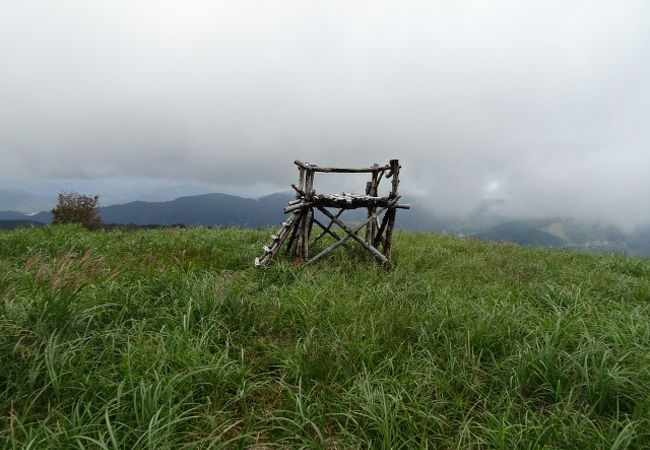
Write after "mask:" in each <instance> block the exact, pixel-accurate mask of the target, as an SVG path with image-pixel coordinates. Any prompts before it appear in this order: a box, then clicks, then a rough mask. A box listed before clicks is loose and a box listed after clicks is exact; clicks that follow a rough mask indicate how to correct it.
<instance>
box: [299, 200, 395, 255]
mask: <svg viewBox="0 0 650 450" xmlns="http://www.w3.org/2000/svg"><path fill="white" fill-rule="evenodd" d="M393 201H394V202H396V201H397V198H396V199H394V200H393ZM388 208H389V207H388V206H386V207H384V208H382V209H381V210H379V211H377V212H375V214H373V215H372V217H369V218H368V219H366V220H365V221H364V222H363V223H361V225H357V226H356V227H355V228H354V229H351V228H349V227H348V226H347V225H346V224H344V223H343V222H342V221H341V220H339V219H338V218H337V217H335V216H334V214H332V213H331V212H329V211H328V210H327V209H325V208H323V207H320V206H319V207H318V209H319V210H320V212H322V213H323V214H325V215H326V216H328V217H329V218H330V219H331V220H332V221H333V222H334V223H335V224H337V225H338V226H339V227H341V228H342V229H343V231H345V232H346V233H347V235H346V236H344V237H343V239H341V240H340V241H338V242H336V243H334V244H332V245H331V246H329V247H328V248H326V249H325V250H323V251H322V252H320V253H319V254H318V255H316V256H314V257H313V258H312V259H310V260H309V261H307V263H313V262H316V261H318V260H319V259H321V258H322V257H323V256H326V255H327V254H329V253H331V252H332V251H333V250H335V249H336V248H337V247H340V246H341V245H343V244H344V243H345V241H347V240H348V239H350V238H353V239H354V240H356V241H357V242H358V243H359V244H361V246H362V247H364V248H365V249H366V250H368V251H369V252H370V253H372V254H373V255H374V256H375V257H376V258H377V259H378V260H379V261H381V262H382V263H386V262H388V259H387V258H386V257H385V256H384V255H382V254H381V252H380V251H379V250H377V249H376V248H375V247H373V246H372V245H370V244H368V243H367V242H366V241H364V240H363V239H362V238H361V237H359V235H358V234H357V232H358V231H359V230H361V229H362V228H363V227H365V226H366V225H367V224H368V222H370V221H371V220H374V219H375V218H376V217H377V216H379V215H380V214H381V213H382V212H384V210H386V209H388Z"/></svg>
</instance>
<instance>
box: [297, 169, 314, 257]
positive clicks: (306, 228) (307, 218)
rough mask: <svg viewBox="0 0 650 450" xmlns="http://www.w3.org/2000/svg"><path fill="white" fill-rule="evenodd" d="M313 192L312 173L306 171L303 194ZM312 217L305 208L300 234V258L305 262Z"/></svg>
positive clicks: (309, 211)
mask: <svg viewBox="0 0 650 450" xmlns="http://www.w3.org/2000/svg"><path fill="white" fill-rule="evenodd" d="M313 190H314V171H313V170H311V169H310V170H307V174H306V176H305V192H306V193H307V195H310V194H311V193H312V191H313ZM313 217H314V210H313V209H312V208H311V207H310V208H305V210H304V213H303V224H302V225H303V232H302V252H301V255H300V256H301V257H302V258H303V259H304V260H305V261H307V260H308V259H309V235H310V234H311V227H312V220H313Z"/></svg>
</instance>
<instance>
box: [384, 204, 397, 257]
mask: <svg viewBox="0 0 650 450" xmlns="http://www.w3.org/2000/svg"><path fill="white" fill-rule="evenodd" d="M386 215H387V216H388V219H387V224H386V237H385V238H384V248H383V250H384V256H385V257H386V258H390V251H391V247H392V245H393V227H394V226H395V208H390V209H389V210H388V212H386Z"/></svg>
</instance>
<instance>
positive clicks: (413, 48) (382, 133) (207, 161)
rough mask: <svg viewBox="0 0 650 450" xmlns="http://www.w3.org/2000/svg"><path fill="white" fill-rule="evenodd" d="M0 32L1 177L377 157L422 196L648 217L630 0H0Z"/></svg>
mask: <svg viewBox="0 0 650 450" xmlns="http://www.w3.org/2000/svg"><path fill="white" fill-rule="evenodd" d="M0 54H1V55H2V70H0V183H1V182H2V180H5V182H6V181H7V180H11V183H12V184H20V186H15V187H16V188H21V189H25V190H29V187H30V185H35V184H38V183H40V184H43V183H55V182H56V181H57V180H68V179H75V180H86V182H87V183H88V184H89V185H92V182H93V180H96V181H97V185H98V186H107V185H110V183H111V180H115V182H116V183H121V181H119V180H125V179H126V180H132V183H133V184H134V186H135V185H137V181H138V180H144V181H143V183H144V184H147V183H149V184H152V183H153V184H155V183H156V182H159V183H161V184H165V183H168V182H169V180H172V181H173V182H178V183H194V184H199V185H201V184H204V185H211V186H215V185H218V186H229V187H230V188H231V190H232V191H235V192H236V190H237V189H238V187H241V190H242V192H252V191H254V190H255V188H254V186H264V188H265V189H266V188H268V189H269V190H270V191H271V190H283V189H286V188H287V187H288V185H289V184H290V183H292V182H295V177H296V170H295V166H293V164H292V161H293V160H294V159H301V160H303V161H309V162H312V163H316V164H322V165H339V166H366V165H368V164H371V163H373V162H380V163H383V162H385V161H387V160H388V159H391V158H398V159H400V161H401V163H402V166H403V169H402V180H403V181H402V185H401V189H402V191H403V192H404V193H405V196H409V195H410V196H412V197H417V198H420V199H425V204H426V205H429V208H430V209H431V211H433V212H434V213H437V214H447V215H449V214H455V215H463V214H468V213H470V212H471V211H474V210H475V209H476V208H477V207H479V206H480V205H482V204H484V203H485V202H486V201H492V202H493V203H494V205H495V206H494V211H495V212H496V213H499V214H503V215H509V216H518V217H519V216H526V217H545V216H570V217H577V218H581V219H590V220H593V219H595V220H603V221H608V222H613V223H617V224H619V225H623V226H632V225H636V224H641V223H647V222H650V208H647V207H646V197H647V194H648V193H649V192H650V177H648V176H647V174H646V172H647V169H648V167H650V123H649V121H650V58H648V55H649V54H650V3H647V2H645V1H576V2H561V1H545V2H532V1H531V2H526V1H491V2H481V1H433V2H431V1H426V2H425V1H422V2H418V1H412V2H382V1H372V2H370V1H368V2H362V1H359V2H344V1H333V2H305V1H278V2H268V1H267V2H265V1H246V0H238V1H218V2H213V1H183V2H171V1H160V0H158V1H135V2H134V1H111V2H105V1H89V0H83V1H82V0H79V1H57V2H48V1H32V0H21V1H19V2H9V1H5V2H0ZM145 181H146V183H145ZM318 181H319V180H317V183H318ZM323 181H325V178H324V179H323ZM5 184H6V183H5ZM317 186H319V185H318V184H317ZM323 187H324V188H339V187H340V188H345V189H348V188H352V184H351V183H345V182H344V183H342V184H339V183H338V182H337V183H333V182H330V184H329V185H328V184H324V185H323ZM134 189H136V188H135V187H134ZM98 193H99V194H101V192H98Z"/></svg>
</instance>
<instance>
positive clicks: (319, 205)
mask: <svg viewBox="0 0 650 450" xmlns="http://www.w3.org/2000/svg"><path fill="white" fill-rule="evenodd" d="M294 164H296V165H297V166H298V171H299V176H298V185H295V184H292V185H291V187H292V188H293V189H294V190H295V191H296V199H295V200H292V201H290V202H289V204H288V205H287V207H286V208H284V212H285V214H288V213H290V214H291V215H290V216H289V218H288V219H287V220H286V221H285V222H282V226H281V228H280V230H279V231H278V232H277V233H276V234H273V235H271V242H270V243H269V244H268V245H265V246H264V247H263V248H264V253H263V254H262V256H260V257H258V258H255V266H258V267H259V266H266V265H268V264H270V263H271V261H272V260H273V258H274V257H275V255H276V254H277V252H278V250H279V249H280V247H281V246H282V244H283V243H284V242H285V240H287V239H288V242H287V253H288V254H290V255H291V256H293V257H294V258H295V259H300V260H302V261H304V262H305V263H312V262H315V261H318V260H319V259H321V258H322V257H324V256H325V255H327V254H329V253H330V252H332V251H333V250H334V249H336V248H337V247H340V246H342V245H346V242H347V241H348V240H349V239H354V240H355V241H357V242H358V243H359V244H361V246H362V247H364V248H365V249H366V250H368V251H369V252H370V253H372V254H373V255H374V256H375V258H377V259H378V260H379V261H381V262H382V263H385V262H388V260H389V258H390V248H391V243H392V237H393V228H394V226H395V213H396V210H397V209H398V208H402V209H409V208H410V206H409V205H405V204H399V203H397V202H398V200H399V199H400V196H399V195H398V193H397V188H398V186H399V170H400V167H401V166H400V165H399V161H398V160H396V159H392V160H391V161H390V162H389V163H388V164H387V165H385V166H380V165H379V164H374V165H373V166H372V167H366V168H361V169H350V168H337V167H319V166H316V165H313V164H308V163H304V162H302V161H298V160H296V161H294ZM316 173H369V174H371V178H370V181H368V182H367V183H366V193H365V194H351V193H345V192H344V193H342V194H319V193H317V192H316V191H315V190H314V175H315V174H316ZM382 178H386V179H391V189H390V193H389V194H388V196H386V197H380V196H379V194H378V188H379V183H380V182H381V180H382ZM328 208H329V209H338V211H337V212H336V213H332V212H331V211H330V210H329V209H328ZM356 208H365V209H367V211H368V213H367V216H366V220H364V221H363V222H362V223H360V224H356V225H354V226H349V225H347V224H345V223H344V222H343V221H342V220H341V219H340V216H341V214H342V213H343V212H344V211H346V210H349V209H356ZM315 211H320V212H321V213H322V214H323V215H324V216H325V217H327V218H328V219H329V223H328V224H323V223H322V222H321V221H320V220H318V219H317V218H316V217H315V216H314V212H315ZM382 213H383V214H384V215H383V218H381V217H382V216H381V214H382ZM380 218H381V219H380ZM334 224H336V225H337V226H338V227H339V228H340V230H334V229H332V225H334ZM314 225H317V226H318V227H319V228H320V229H321V232H320V234H319V235H318V236H317V237H315V238H314V239H311V234H312V228H313V226H314ZM362 230H364V231H365V233H364V234H363V236H361V235H359V232H360V231H362ZM337 231H339V232H341V231H342V232H343V233H345V234H344V236H343V237H341V236H340V235H339V234H338V233H337ZM326 235H329V236H332V237H333V238H334V239H336V242H335V243H334V244H332V245H330V246H329V247H327V248H326V249H324V250H323V251H321V252H320V253H318V254H316V255H313V256H311V257H310V254H309V248H310V246H311V244H313V243H314V242H316V241H318V240H319V239H321V238H322V237H323V236H326ZM310 239H311V240H310ZM380 248H381V251H380Z"/></svg>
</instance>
